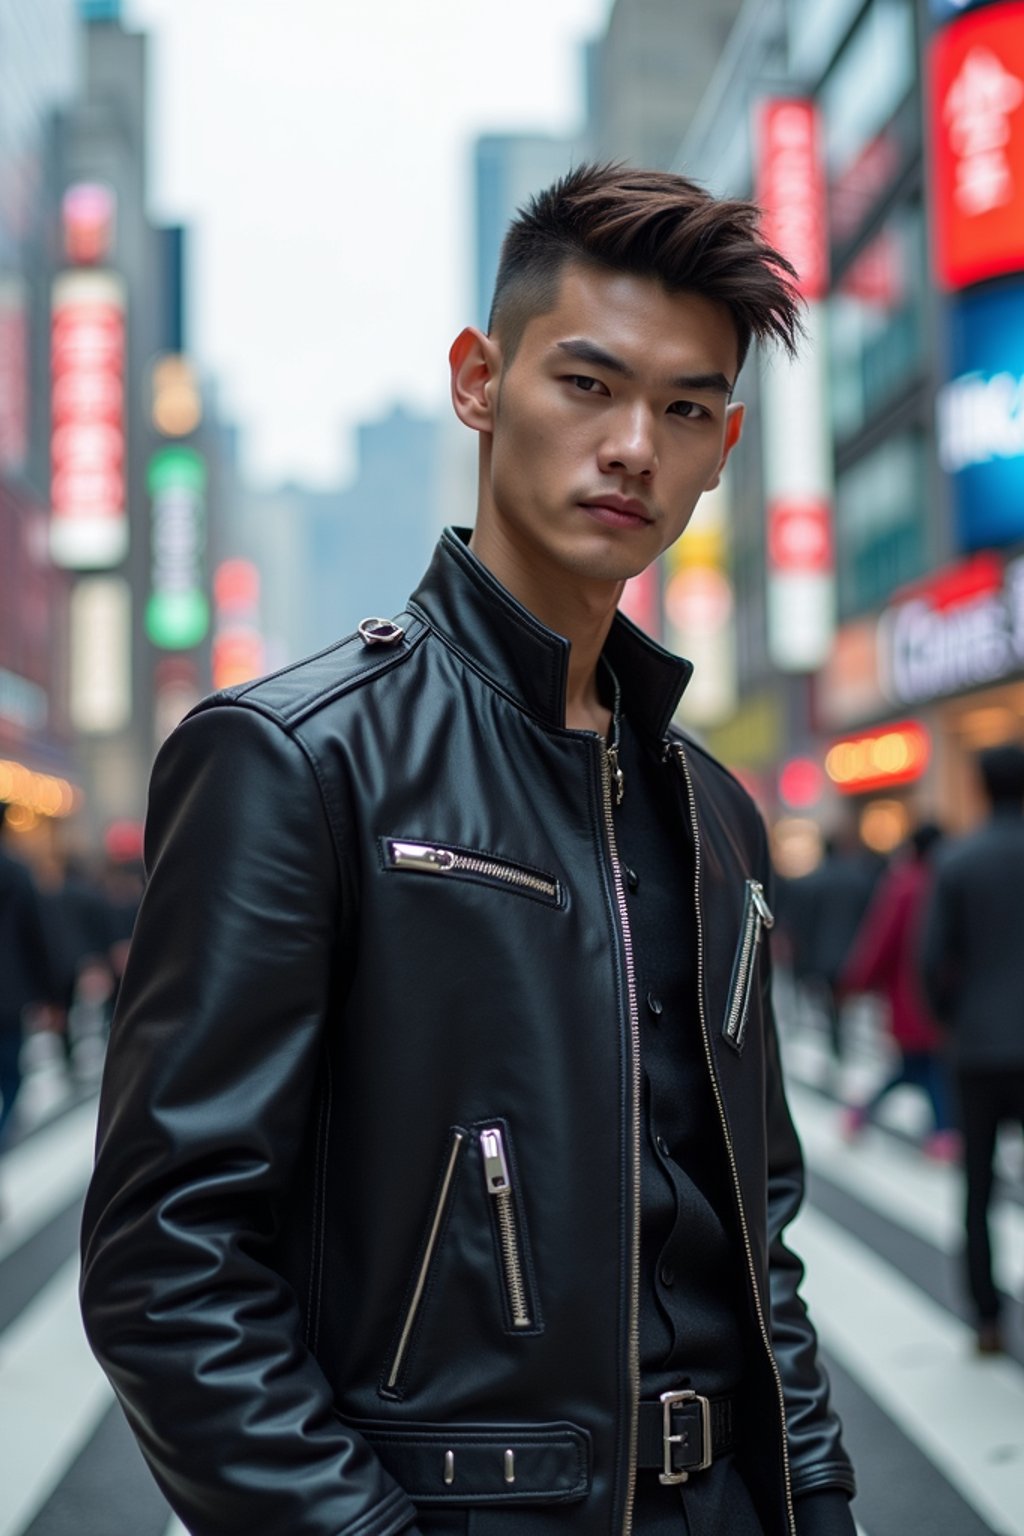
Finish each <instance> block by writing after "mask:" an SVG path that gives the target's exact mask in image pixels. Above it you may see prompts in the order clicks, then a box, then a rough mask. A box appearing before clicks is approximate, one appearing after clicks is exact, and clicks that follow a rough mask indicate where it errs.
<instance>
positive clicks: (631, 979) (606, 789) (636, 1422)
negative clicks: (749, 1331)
mask: <svg viewBox="0 0 1024 1536" xmlns="http://www.w3.org/2000/svg"><path fill="white" fill-rule="evenodd" d="M601 789H602V794H603V799H604V821H605V831H606V832H607V834H608V854H609V857H610V859H611V866H612V881H613V884H614V886H615V904H616V906H617V907H618V911H619V924H620V927H621V929H622V948H623V954H624V956H625V962H626V992H627V996H628V1000H629V1035H630V1043H631V1061H630V1078H631V1083H630V1086H631V1098H632V1109H633V1124H632V1132H633V1149H632V1150H633V1232H632V1253H631V1256H630V1289H629V1387H630V1421H629V1450H628V1471H627V1474H626V1502H625V1509H624V1514H623V1521H622V1532H623V1536H632V1530H633V1501H634V1498H635V1496H636V1458H637V1446H638V1442H639V1429H640V1010H639V1008H638V1007H637V1001H636V967H635V965H634V961H633V937H632V934H631V933H630V928H629V910H628V908H627V906H626V887H625V883H624V881H623V879H622V865H621V864H620V863H619V851H618V845H617V844H616V841H615V822H614V819H613V816H612V764H611V763H610V762H609V760H608V752H607V749H605V750H602V752H601Z"/></svg>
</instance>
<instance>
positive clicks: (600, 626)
mask: <svg viewBox="0 0 1024 1536" xmlns="http://www.w3.org/2000/svg"><path fill="white" fill-rule="evenodd" d="M469 547H470V549H471V550H472V551H473V553H474V554H475V555H476V557H477V559H478V560H480V561H481V562H482V564H484V565H486V567H487V569H488V570H489V571H490V572H491V574H492V575H493V576H495V577H496V578H497V580H498V581H500V582H501V584H502V586H503V587H504V588H505V589H506V591H508V592H511V594H512V596H513V597H514V598H516V599H517V600H518V601H519V602H520V603H522V605H523V607H524V608H526V609H528V610H529V612H530V613H532V614H533V616H534V618H536V619H539V620H540V622H541V623H542V624H544V625H546V627H547V628H548V629H550V630H553V631H554V632H555V634H557V635H564V636H565V638H566V639H567V640H568V641H569V644H570V651H569V676H568V681H567V685H566V698H565V723H566V725H567V726H568V727H569V728H570V729H571V730H589V731H598V732H599V733H600V734H601V735H602V736H603V735H606V734H607V731H608V726H609V723H610V718H611V716H610V711H609V710H608V709H607V708H606V707H605V706H604V705H602V703H601V701H600V698H599V695H598V687H597V664H598V661H599V659H600V656H601V652H602V650H603V649H604V643H605V640H606V639H607V638H608V631H609V630H610V629H611V626H612V620H613V619H614V617H615V609H616V606H617V604H618V601H619V597H620V596H621V594H622V588H623V586H624V583H623V582H621V581H620V582H610V581H609V582H587V581H583V580H576V581H573V580H572V579H571V578H570V577H568V576H567V574H566V573H565V572H564V571H560V570H556V569H551V568H548V567H546V568H543V569H538V567H537V565H536V564H535V563H534V562H533V561H531V560H530V559H529V558H528V557H527V556H526V555H525V554H524V552H523V550H521V549H520V548H518V547H517V546H516V545H515V544H514V543H512V541H511V540H510V539H509V538H508V536H507V535H506V533H505V531H504V530H503V529H501V528H499V527H495V526H494V523H493V521H492V520H491V519H487V520H486V521H485V522H484V523H483V525H482V526H481V523H480V522H479V521H478V522H477V526H476V528H475V530H474V532H473V536H472V538H471V539H470V541H469Z"/></svg>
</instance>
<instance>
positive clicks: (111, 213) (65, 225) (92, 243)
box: [60, 181, 117, 266]
mask: <svg viewBox="0 0 1024 1536" xmlns="http://www.w3.org/2000/svg"><path fill="white" fill-rule="evenodd" d="M60 211H61V227H62V229H63V233H64V254H65V256H66V257H67V259H68V261H70V262H71V263H72V264H73V265H74V266H95V265H96V263H97V262H101V261H108V260H109V259H110V258H111V254H112V252H113V248H114V223H115V219H116V215H117V199H116V197H115V195H114V189H113V188H112V187H108V186H106V185H105V184H104V183H103V182H98V181H79V182H76V183H75V185H74V186H73V187H69V188H68V190H67V191H66V192H65V193H64V196H63V198H62V200H61V210H60Z"/></svg>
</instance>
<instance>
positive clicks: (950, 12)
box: [928, 0, 993, 22]
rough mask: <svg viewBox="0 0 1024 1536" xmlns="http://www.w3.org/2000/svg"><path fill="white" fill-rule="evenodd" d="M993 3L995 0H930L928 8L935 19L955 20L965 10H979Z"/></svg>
mask: <svg viewBox="0 0 1024 1536" xmlns="http://www.w3.org/2000/svg"><path fill="white" fill-rule="evenodd" d="M992 3H993V0H928V10H929V11H930V13H931V17H932V20H933V21H939V22H941V21H953V20H955V18H956V17H957V16H962V15H963V14H964V12H965V11H977V10H980V9H981V7H982V6H983V5H991V4H992Z"/></svg>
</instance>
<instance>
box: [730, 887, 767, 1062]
mask: <svg viewBox="0 0 1024 1536" xmlns="http://www.w3.org/2000/svg"><path fill="white" fill-rule="evenodd" d="M774 923H775V918H774V916H773V914H772V910H771V908H770V907H769V905H768V903H767V901H766V900H765V896H764V886H763V885H762V884H761V882H760V881H759V880H748V881H747V894H746V900H745V902H744V907H743V937H742V939H741V941H740V947H739V952H738V954H737V956H736V966H735V969H734V971H733V984H732V988H731V991H730V1000H729V1009H728V1012H727V1013H726V1016H725V1023H724V1025H723V1026H722V1034H723V1035H724V1036H725V1038H726V1040H728V1042H729V1044H730V1045H731V1046H733V1047H734V1048H735V1049H736V1050H737V1051H742V1049H743V1041H744V1037H745V1036H746V1033H747V1019H748V1018H749V1016H750V994H751V988H752V987H753V983H754V976H755V975H756V973H757V952H758V950H759V949H760V947H761V939H762V936H763V934H764V931H765V929H766V928H771V927H772V926H773V925H774Z"/></svg>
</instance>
